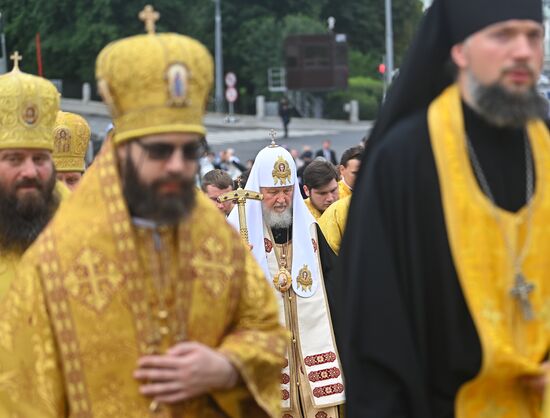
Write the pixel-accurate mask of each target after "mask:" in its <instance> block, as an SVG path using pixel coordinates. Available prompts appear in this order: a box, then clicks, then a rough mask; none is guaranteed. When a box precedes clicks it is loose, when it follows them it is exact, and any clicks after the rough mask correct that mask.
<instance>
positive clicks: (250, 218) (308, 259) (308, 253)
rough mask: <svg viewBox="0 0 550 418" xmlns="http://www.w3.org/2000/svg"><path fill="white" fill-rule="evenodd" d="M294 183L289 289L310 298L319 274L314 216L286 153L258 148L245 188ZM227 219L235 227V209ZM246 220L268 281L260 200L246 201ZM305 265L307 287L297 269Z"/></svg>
mask: <svg viewBox="0 0 550 418" xmlns="http://www.w3.org/2000/svg"><path fill="white" fill-rule="evenodd" d="M285 186H294V195H293V201H292V270H291V273H292V288H293V289H294V291H295V292H296V294H297V295H299V296H302V297H306V298H307V297H311V296H313V295H314V294H315V292H316V291H317V288H318V287H319V280H320V277H321V274H320V272H319V263H318V262H317V260H318V258H317V254H316V251H318V249H317V247H318V245H317V242H316V231H315V219H314V218H313V216H312V215H311V213H310V212H309V209H308V208H307V206H306V205H305V203H304V200H303V199H302V195H301V193H300V190H299V187H300V185H299V183H298V180H297V176H296V164H295V163H294V159H293V158H292V156H291V155H290V153H289V152H288V151H287V150H286V149H284V148H282V147H280V146H278V145H275V144H272V145H270V146H268V147H265V148H264V149H263V150H261V151H260V152H259V153H258V155H257V156H256V159H255V160H254V165H253V166H252V169H251V171H250V176H249V177H248V181H247V183H246V186H245V189H246V190H250V191H255V192H260V187H285ZM228 222H229V223H230V224H231V225H233V227H234V228H236V229H237V231H238V230H239V216H238V208H237V207H236V206H235V208H234V209H233V210H232V211H231V213H230V214H229V217H228ZM246 223H247V226H248V237H249V241H250V244H252V246H253V249H252V253H253V254H254V257H255V258H256V261H258V263H259V264H260V266H261V267H262V269H263V271H264V273H265V275H266V277H267V278H268V280H269V281H270V282H271V281H272V277H271V273H270V272H269V268H268V263H267V254H266V252H265V245H264V238H265V237H264V222H263V215H262V202H260V201H257V200H248V201H247V202H246ZM304 268H306V269H307V270H309V272H310V273H311V279H312V282H313V284H312V285H311V287H309V286H306V287H304V286H302V285H301V283H300V282H299V280H298V279H299V277H298V276H299V274H300V271H302V272H304V271H305V270H303V269H304Z"/></svg>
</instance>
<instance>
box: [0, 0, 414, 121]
mask: <svg viewBox="0 0 550 418" xmlns="http://www.w3.org/2000/svg"><path fill="white" fill-rule="evenodd" d="M145 3H146V2H144V1H143V0H140V1H137V0H48V1H43V0H16V1H14V0H0V11H1V12H2V14H3V16H4V23H5V34H6V42H7V48H8V53H10V54H11V52H13V51H14V50H16V49H17V50H19V51H20V53H21V54H22V55H23V58H24V59H23V61H22V63H21V67H22V69H23V70H24V71H26V72H30V73H36V72H37V64H36V49H35V34H36V33H37V32H39V33H40V36H41V41H42V42H41V43H42V59H43V70H44V76H45V77H47V78H50V79H62V80H63V83H64V93H65V92H66V94H67V95H69V96H70V95H71V86H74V87H73V88H72V90H74V91H75V92H76V94H79V93H80V90H79V89H80V85H81V83H82V82H85V81H88V82H91V83H92V84H93V85H95V83H94V71H95V58H96V56H97V54H98V52H99V51H100V50H101V48H103V46H105V45H106V44H107V43H109V42H111V41H113V40H116V39H119V38H121V37H124V36H130V35H134V34H138V33H143V32H144V29H143V24H142V22H141V21H139V19H138V18H137V14H138V13H139V11H140V10H142V9H143V6H144V4H145ZM151 4H152V5H153V6H154V8H155V9H156V10H158V11H159V12H160V14H161V18H160V20H159V22H157V31H158V32H178V33H183V34H186V35H189V36H192V37H195V38H197V39H199V40H200V41H202V42H203V43H204V44H205V45H206V46H207V47H208V48H209V49H210V51H211V52H212V53H213V52H214V2H213V1H212V0H155V1H154V2H153V1H151ZM221 5H222V29H223V52H224V71H225V72H227V71H234V72H235V73H236V74H237V77H238V79H239V81H238V88H239V93H240V98H239V101H238V103H237V107H238V110H240V111H241V112H253V104H254V98H255V96H256V95H258V94H264V95H266V96H267V97H268V99H272V100H277V99H278V97H277V95H274V94H270V93H269V92H268V91H267V69H268V68H269V67H282V66H284V61H283V50H282V45H283V42H284V39H285V37H286V36H287V35H290V34H299V33H304V34H305V33H323V32H326V31H327V23H326V22H327V18H328V17H329V16H334V17H335V18H336V27H335V32H336V33H345V34H346V35H347V37H348V44H349V64H350V85H349V88H348V90H347V91H338V92H333V93H329V94H328V95H327V97H326V106H325V113H326V114H327V116H329V117H343V116H344V114H343V111H342V109H341V108H342V106H341V104H342V103H344V102H347V101H349V100H350V99H351V98H354V99H357V100H359V101H360V106H361V116H362V118H373V117H374V116H375V113H376V110H377V108H378V104H379V103H380V98H381V94H382V78H381V76H380V74H378V72H377V69H378V64H379V63H381V62H382V59H383V55H384V50H385V44H384V39H385V28H384V0H221ZM421 15H422V5H421V2H420V1H419V0H393V18H394V20H393V22H394V43H395V45H394V48H395V63H396V67H398V66H399V64H400V61H401V59H402V57H403V54H404V52H405V50H406V48H407V45H408V44H409V43H410V40H411V38H412V36H413V34H414V30H415V27H416V25H417V24H418V21H419V19H420V17H421ZM136 65H139V63H136Z"/></svg>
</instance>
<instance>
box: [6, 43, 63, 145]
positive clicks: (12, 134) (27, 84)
mask: <svg viewBox="0 0 550 418" xmlns="http://www.w3.org/2000/svg"><path fill="white" fill-rule="evenodd" d="M11 59H12V60H13V61H14V65H13V70H11V72H9V73H7V74H4V75H2V76H0V98H1V100H0V149H5V148H41V149H48V150H50V151H51V150H52V149H53V138H52V129H53V126H54V123H55V117H56V115H57V112H58V111H59V93H58V91H57V89H56V88H55V86H54V85H53V84H52V83H51V82H50V81H48V80H46V79H44V78H42V77H37V76H34V75H31V74H26V73H23V72H21V71H20V70H19V60H20V59H21V56H20V55H19V53H17V52H15V53H14V54H13V55H12V56H11Z"/></svg>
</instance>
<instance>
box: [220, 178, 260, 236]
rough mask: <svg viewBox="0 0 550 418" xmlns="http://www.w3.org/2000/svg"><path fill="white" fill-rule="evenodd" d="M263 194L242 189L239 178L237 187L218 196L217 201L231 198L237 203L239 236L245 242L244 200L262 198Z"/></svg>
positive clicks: (246, 230) (225, 200) (246, 234)
mask: <svg viewBox="0 0 550 418" xmlns="http://www.w3.org/2000/svg"><path fill="white" fill-rule="evenodd" d="M263 198H264V195H263V194H261V193H258V192H254V191H251V190H243V188H242V187H241V184H240V180H239V188H238V189H237V190H233V191H231V192H228V193H224V194H222V195H221V196H218V202H220V203H223V202H227V201H229V200H231V201H232V202H234V203H236V204H237V208H238V211H239V231H240V233H241V238H242V239H243V241H244V242H246V243H247V244H248V243H249V242H248V227H247V226H246V210H245V207H246V201H247V200H250V199H252V200H263Z"/></svg>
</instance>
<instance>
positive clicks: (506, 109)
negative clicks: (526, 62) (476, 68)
mask: <svg viewBox="0 0 550 418" xmlns="http://www.w3.org/2000/svg"><path fill="white" fill-rule="evenodd" d="M521 69H525V70H528V71H531V70H530V69H529V68H526V67H521ZM531 73H533V71H531ZM533 78H534V76H533ZM468 84H469V88H470V93H471V94H472V97H473V99H474V102H475V104H476V110H477V111H478V112H479V114H480V115H481V116H482V117H483V118H484V119H485V120H487V121H488V122H489V123H491V124H492V125H495V126H497V127H500V128H504V127H509V128H522V127H524V126H525V124H526V123H527V122H528V121H529V120H531V119H546V117H547V115H548V102H547V101H546V100H545V99H544V98H543V97H542V96H541V95H540V94H539V93H538V92H537V89H536V86H535V85H533V86H532V87H531V88H529V89H528V90H527V91H525V92H522V93H514V92H511V91H509V90H508V89H506V87H504V86H503V85H502V84H501V83H500V82H498V81H497V82H495V83H493V84H490V85H482V84H481V83H480V82H479V81H478V80H477V79H476V78H475V76H474V75H473V74H472V73H471V72H468Z"/></svg>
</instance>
